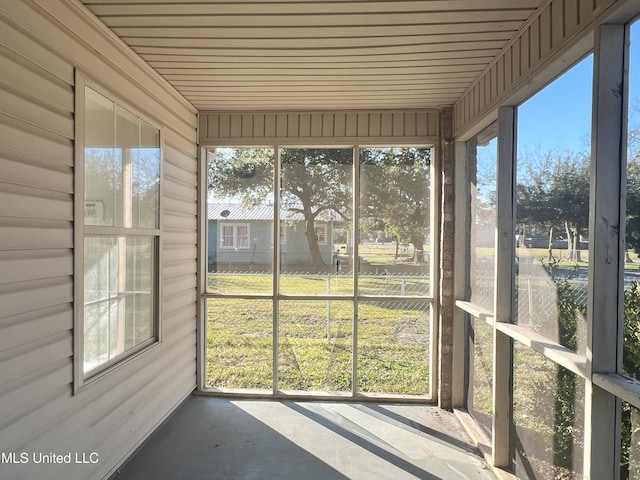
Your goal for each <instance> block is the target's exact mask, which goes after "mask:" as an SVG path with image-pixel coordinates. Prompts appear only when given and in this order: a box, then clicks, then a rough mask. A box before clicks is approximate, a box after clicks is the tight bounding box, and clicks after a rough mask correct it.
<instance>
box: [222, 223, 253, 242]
mask: <svg viewBox="0 0 640 480" xmlns="http://www.w3.org/2000/svg"><path fill="white" fill-rule="evenodd" d="M220 230H221V232H222V234H221V238H220V246H221V248H249V224H247V223H244V224H236V223H223V224H222V225H220Z"/></svg>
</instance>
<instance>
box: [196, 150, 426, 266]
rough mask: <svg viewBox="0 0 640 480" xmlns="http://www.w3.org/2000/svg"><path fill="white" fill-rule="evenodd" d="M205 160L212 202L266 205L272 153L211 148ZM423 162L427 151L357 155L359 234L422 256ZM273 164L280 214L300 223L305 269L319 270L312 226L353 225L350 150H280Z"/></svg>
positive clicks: (320, 262)
mask: <svg viewBox="0 0 640 480" xmlns="http://www.w3.org/2000/svg"><path fill="white" fill-rule="evenodd" d="M211 160H212V161H210V162H209V169H208V187H209V192H211V193H213V194H214V195H215V196H216V197H217V198H223V199H232V200H234V201H236V202H238V203H240V204H241V205H244V206H255V205H260V204H265V203H272V202H273V200H274V193H273V172H274V151H273V149H268V148H226V149H218V150H216V152H215V158H213V159H211ZM430 161H431V150H429V149H418V148H371V149H361V150H360V162H361V167H360V177H361V182H362V186H361V196H360V218H361V223H360V228H361V230H364V231H365V232H372V231H374V230H383V231H384V232H385V234H386V235H387V236H389V237H392V238H394V239H396V240H397V241H398V242H400V243H405V244H412V245H413V246H414V248H415V249H416V250H417V251H423V250H424V244H425V242H426V241H427V238H428V234H429V230H428V225H429V218H430V214H429V211H430V204H429V198H430V197H429V195H430V189H429V184H430V171H429V167H430ZM280 163H281V167H280V179H279V182H278V183H279V188H280V205H281V208H282V209H284V210H286V211H288V212H290V213H293V214H298V215H300V216H301V218H304V222H305V233H306V237H307V243H308V246H309V252H310V255H311V265H312V267H316V268H317V267H322V266H323V263H324V262H323V259H322V256H321V254H320V250H319V247H318V240H317V237H316V234H315V223H316V221H318V220H320V219H323V220H325V219H328V218H330V219H334V220H341V221H343V222H345V223H346V224H350V223H352V222H353V212H352V208H353V207H352V205H353V201H352V199H353V178H352V177H353V150H352V149H350V148H349V149H318V148H287V149H282V150H281V151H280Z"/></svg>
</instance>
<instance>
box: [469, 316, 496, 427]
mask: <svg viewBox="0 0 640 480" xmlns="http://www.w3.org/2000/svg"><path fill="white" fill-rule="evenodd" d="M471 328H472V330H471V337H470V339H469V347H470V355H469V356H470V359H471V360H472V364H471V378H470V380H469V384H470V385H469V398H468V404H469V412H470V413H471V415H473V418H474V419H475V420H476V422H478V425H480V427H481V428H482V429H483V430H484V431H485V433H486V434H487V436H488V437H489V438H491V435H492V433H491V431H492V428H493V419H492V415H493V400H492V398H493V327H492V326H491V325H488V324H487V323H486V322H485V321H483V320H478V319H477V318H473V319H472V320H471Z"/></svg>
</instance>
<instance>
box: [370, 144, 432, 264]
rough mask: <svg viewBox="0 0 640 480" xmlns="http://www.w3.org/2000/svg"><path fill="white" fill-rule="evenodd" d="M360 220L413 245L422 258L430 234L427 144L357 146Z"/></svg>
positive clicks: (428, 152)
mask: <svg viewBox="0 0 640 480" xmlns="http://www.w3.org/2000/svg"><path fill="white" fill-rule="evenodd" d="M360 164H361V167H360V172H361V173H360V175H361V188H360V191H361V198H362V204H361V206H360V217H361V224H362V226H363V228H364V229H369V230H370V231H373V230H383V231H384V232H385V235H386V236H388V237H391V238H393V239H395V240H396V257H397V254H398V249H397V246H398V244H400V243H403V244H411V245H413V248H414V250H415V251H416V255H415V257H414V258H415V261H417V262H422V261H423V258H424V245H425V243H426V242H427V239H428V235H429V221H430V164H431V150H430V149H428V148H375V149H374V148H370V149H362V150H360Z"/></svg>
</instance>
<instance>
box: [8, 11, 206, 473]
mask: <svg viewBox="0 0 640 480" xmlns="http://www.w3.org/2000/svg"><path fill="white" fill-rule="evenodd" d="M85 12H86V10H85V9H84V7H82V6H81V5H80V4H79V2H76V1H75V0H69V1H64V0H35V1H21V0H3V1H2V2H0V31H1V32H2V33H1V34H0V65H2V68H0V412H2V415H1V416H0V452H4V453H7V452H17V453H20V452H28V453H29V454H31V452H36V453H39V452H42V453H50V452H54V453H60V454H65V453H69V452H72V453H75V452H78V453H80V454H82V453H83V452H86V453H91V452H96V453H97V454H98V458H99V461H98V463H96V464H89V465H64V464H62V465H47V464H41V465H37V464H33V463H29V464H25V465H20V464H19V465H11V464H2V465H0V477H2V478H3V479H33V478H51V479H71V480H73V479H83V480H84V479H100V478H104V477H105V476H107V475H110V474H111V473H112V472H113V471H114V469H115V468H116V467H117V466H118V465H120V464H121V463H122V461H123V460H124V459H125V458H126V457H127V456H128V455H129V454H130V453H131V452H132V451H133V450H134V449H135V448H136V447H137V446H138V445H139V444H140V442H142V441H143V440H144V439H145V438H146V437H147V435H148V434H149V433H150V432H151V431H153V429H154V428H155V427H156V426H157V425H158V424H159V423H160V422H161V421H162V420H163V419H164V418H166V416H167V415H168V414H169V413H170V412H171V411H172V410H173V409H174V408H175V407H176V406H177V405H178V404H179V403H180V402H181V401H182V400H183V399H184V398H185V396H186V395H188V394H189V392H191V391H192V390H193V388H194V387H195V384H196V375H195V370H196V361H195V357H196V345H195V343H196V265H197V263H196V228H197V220H196V210H197V205H196V198H197V195H196V183H197V182H196V179H197V173H196V171H197V149H196V128H197V124H196V118H197V116H196V114H197V112H196V111H195V109H194V108H193V107H192V106H191V105H189V104H188V103H187V102H186V101H185V100H184V99H182V98H181V97H180V96H179V95H178V94H177V93H175V91H174V90H173V89H172V88H171V87H169V86H168V85H167V84H166V83H165V82H163V81H162V80H161V79H159V77H158V76H157V75H155V74H154V73H153V72H152V70H151V69H150V68H149V67H148V66H146V65H144V64H142V63H141V62H139V61H138V60H137V58H136V57H135V55H133V54H132V53H131V52H130V51H129V50H128V49H127V48H126V47H124V46H123V45H122V44H121V43H120V42H118V41H117V40H116V39H115V38H114V37H113V36H112V35H111V34H110V32H108V30H107V29H106V28H104V27H102V26H101V25H100V24H98V23H97V22H96V21H95V20H94V19H93V17H92V16H90V15H87V14H86V13H85ZM96 52H99V55H98V54H97V53H96ZM76 68H78V69H80V70H81V71H83V72H84V73H86V74H87V75H89V76H91V77H92V78H93V79H94V80H95V81H96V82H98V83H99V84H101V85H102V86H104V87H105V88H106V89H108V90H110V91H111V92H113V93H114V94H116V95H117V96H119V97H120V98H121V99H122V100H123V101H125V102H127V103H129V104H131V105H133V106H134V107H135V108H136V109H137V110H138V111H140V112H141V113H142V114H143V115H145V116H147V117H149V118H150V119H153V120H154V121H156V122H157V123H158V124H159V125H161V126H162V127H163V135H164V152H163V153H164V163H163V188H164V194H165V196H164V198H163V211H162V225H161V227H162V233H161V235H162V242H163V251H162V261H163V268H162V273H163V278H162V294H163V306H162V313H163V318H162V333H163V335H162V340H163V341H162V344H161V345H159V346H157V347H154V348H153V349H151V350H149V351H148V352H146V353H145V354H143V355H141V356H139V357H137V358H135V359H133V360H131V361H130V362H128V363H127V364H125V365H123V366H121V367H120V368H118V369H116V370H114V371H113V372H111V373H109V374H108V375H106V376H104V377H103V378H101V379H99V380H98V381H95V382H93V383H92V384H91V385H89V386H88V387H87V388H86V389H84V390H83V391H81V392H80V393H79V394H78V395H75V396H74V395H73V394H72V379H73V342H72V338H73V303H72V302H73V247H74V245H73V196H74V193H75V192H74V191H73V189H74V72H75V69H76Z"/></svg>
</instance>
